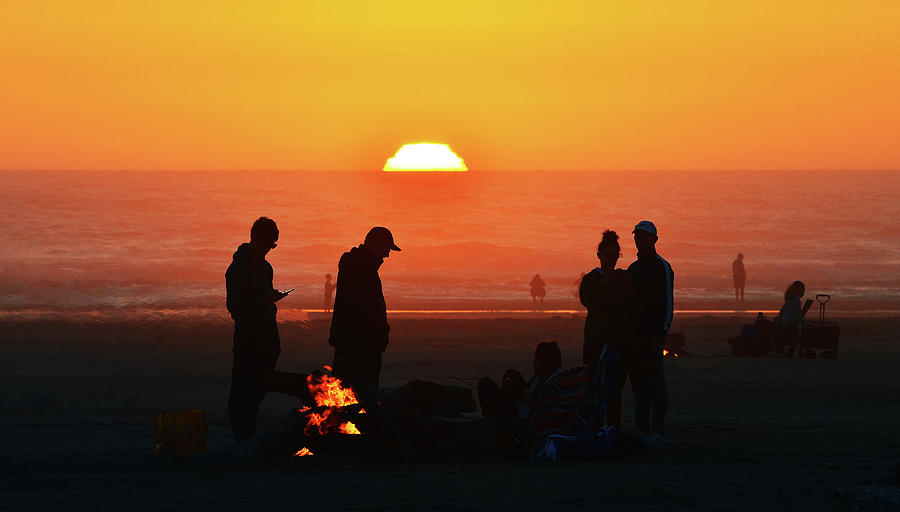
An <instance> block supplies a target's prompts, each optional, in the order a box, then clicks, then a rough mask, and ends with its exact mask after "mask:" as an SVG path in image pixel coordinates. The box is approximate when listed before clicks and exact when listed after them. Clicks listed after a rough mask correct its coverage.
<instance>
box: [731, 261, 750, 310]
mask: <svg viewBox="0 0 900 512" xmlns="http://www.w3.org/2000/svg"><path fill="white" fill-rule="evenodd" d="M731 274H732V275H733V276H734V300H736V301H741V302H742V301H743V300H744V284H746V282H747V271H746V270H745V269H744V255H743V254H741V253H738V255H737V259H735V260H734V261H733V262H731Z"/></svg>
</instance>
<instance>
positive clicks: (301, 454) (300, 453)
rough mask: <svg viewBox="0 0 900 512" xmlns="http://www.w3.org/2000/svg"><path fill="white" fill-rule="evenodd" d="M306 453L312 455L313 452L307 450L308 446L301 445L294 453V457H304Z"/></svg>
mask: <svg viewBox="0 0 900 512" xmlns="http://www.w3.org/2000/svg"><path fill="white" fill-rule="evenodd" d="M307 455H313V452H311V451H309V448H307V447H305V446H304V447H303V448H300V449H299V450H297V453H295V454H294V457H306V456H307Z"/></svg>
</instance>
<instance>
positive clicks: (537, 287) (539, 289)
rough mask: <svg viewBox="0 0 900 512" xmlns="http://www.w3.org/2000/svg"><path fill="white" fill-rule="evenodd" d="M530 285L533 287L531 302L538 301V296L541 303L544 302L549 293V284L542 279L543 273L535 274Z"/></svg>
mask: <svg viewBox="0 0 900 512" xmlns="http://www.w3.org/2000/svg"><path fill="white" fill-rule="evenodd" d="M528 286H529V287H531V302H534V303H537V300H538V297H540V299H541V304H543V303H544V297H545V296H546V295H547V288H546V287H547V285H546V284H545V283H544V280H543V279H541V275H540V274H535V275H534V277H533V278H531V282H530V283H528Z"/></svg>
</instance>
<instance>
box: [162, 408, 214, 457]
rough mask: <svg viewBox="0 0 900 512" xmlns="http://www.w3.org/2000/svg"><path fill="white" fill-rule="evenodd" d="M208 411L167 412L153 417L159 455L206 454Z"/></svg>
mask: <svg viewBox="0 0 900 512" xmlns="http://www.w3.org/2000/svg"><path fill="white" fill-rule="evenodd" d="M206 431H207V427H206V411H205V410H203V409H194V410H192V411H166V412H164V413H162V414H154V415H153V433H154V434H155V435H156V454H157V455H192V454H198V453H206Z"/></svg>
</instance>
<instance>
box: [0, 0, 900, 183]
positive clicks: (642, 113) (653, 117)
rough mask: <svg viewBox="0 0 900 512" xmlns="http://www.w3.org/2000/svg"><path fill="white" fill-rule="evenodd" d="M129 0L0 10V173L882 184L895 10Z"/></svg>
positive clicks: (888, 163) (896, 38)
mask: <svg viewBox="0 0 900 512" xmlns="http://www.w3.org/2000/svg"><path fill="white" fill-rule="evenodd" d="M132 4H138V2H121V1H94V0H82V1H79V2H72V1H60V2H54V1H21V2H19V1H7V2H4V3H3V4H2V6H0V118H2V122H0V168H4V169H23V168H24V169H35V168H43V169H47V168H51V169H59V168H65V169H73V168H80V169H117V168H125V169H243V168H249V169H372V170H376V169H380V168H381V167H382V166H383V165H384V160H385V159H386V158H387V157H389V156H391V155H393V153H394V152H395V151H396V149H397V147H398V146H399V145H400V144H402V143H404V142H416V141H439V142H446V143H449V144H450V145H451V147H452V148H453V149H454V150H455V151H456V152H457V153H458V154H459V155H460V156H462V157H463V158H464V159H465V160H466V164H467V165H468V166H469V168H470V169H472V170H479V169H621V168H625V169H718V168H754V169H770V168H816V169H818V168H829V169H832V168H893V169H896V168H900V143H898V141H900V135H898V134H900V129H898V128H900V126H898V119H900V92H898V91H900V2H894V1H887V0H884V1H866V0H860V1H854V2H849V1H847V2H825V1H822V0H819V1H816V2H813V1H810V2H806V1H795V2H782V1H772V2H770V1H759V0H756V1H747V2H743V1H740V2H739V1H707V2H700V1H679V2H673V1H669V0H665V1H658V2H597V1H585V2H530V1H524V0H521V1H519V2H504V3H491V2H487V1H485V0H479V1H468V0H457V1H453V2H425V1H418V2H411V1H405V2H365V3H363V2H309V1H302V2H299V1H281V2H208V3H202V2H182V1H176V2H169V1H154V2H140V3H139V4H140V5H132ZM188 4H190V5H188ZM251 4H252V7H251V6H250V5H251ZM551 4H553V5H551ZM631 4H639V5H640V6H641V7H634V6H632V5H631ZM784 4H790V6H785V5H784Z"/></svg>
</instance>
